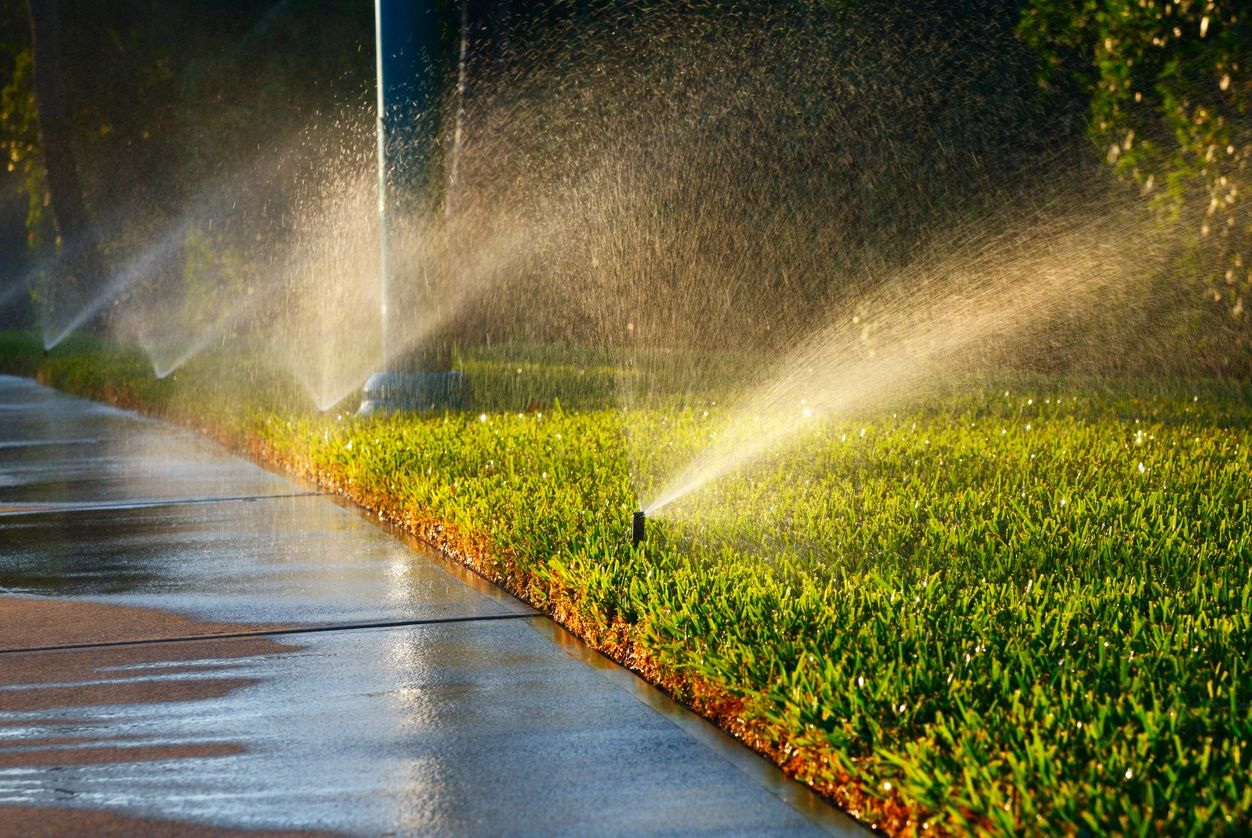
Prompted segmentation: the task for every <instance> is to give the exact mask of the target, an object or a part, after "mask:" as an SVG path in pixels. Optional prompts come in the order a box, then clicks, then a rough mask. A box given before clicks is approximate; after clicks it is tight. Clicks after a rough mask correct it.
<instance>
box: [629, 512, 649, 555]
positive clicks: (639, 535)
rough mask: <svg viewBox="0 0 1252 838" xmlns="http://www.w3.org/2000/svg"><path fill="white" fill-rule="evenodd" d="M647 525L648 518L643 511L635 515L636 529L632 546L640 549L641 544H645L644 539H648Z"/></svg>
mask: <svg viewBox="0 0 1252 838" xmlns="http://www.w3.org/2000/svg"><path fill="white" fill-rule="evenodd" d="M647 523H648V516H647V515H646V514H645V513H644V511H643V510H642V509H641V510H639V511H638V512H636V513H635V518H634V529H633V531H632V532H631V536H630V546H632V547H638V546H639V545H640V544H643V541H644V538H646V537H647V532H646V528H647Z"/></svg>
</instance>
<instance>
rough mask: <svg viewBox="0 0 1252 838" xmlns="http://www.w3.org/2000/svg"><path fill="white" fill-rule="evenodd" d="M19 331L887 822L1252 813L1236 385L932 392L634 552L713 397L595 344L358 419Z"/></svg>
mask: <svg viewBox="0 0 1252 838" xmlns="http://www.w3.org/2000/svg"><path fill="white" fill-rule="evenodd" d="M23 347H25V344H24V343H23V338H22V337H21V336H14V335H8V336H4V337H0V367H5V368H8V369H11V370H15V371H20V372H23V373H25V374H32V373H35V372H38V374H39V375H40V376H41V377H42V378H43V379H44V380H46V381H48V382H49V383H52V384H54V385H57V386H61V387H65V388H67V389H71V390H74V391H77V392H81V393H85V394H88V395H95V396H101V397H105V398H109V399H111V400H113V401H116V402H120V403H124V404H128V405H131V406H136V407H140V408H143V409H147V410H150V411H152V412H156V413H160V414H162V415H165V416H167V417H169V418H171V419H174V420H176V421H183V422H187V423H190V424H195V425H197V426H199V427H202V428H205V429H206V430H209V431H211V432H213V433H215V434H216V435H217V436H219V438H223V439H226V440H227V441H229V442H230V443H232V444H234V445H236V446H238V447H241V448H247V449H249V450H251V451H254V452H258V453H259V454H260V455H262V456H264V457H267V458H269V459H270V460H272V461H273V462H276V463H278V464H280V465H283V466H285V467H287V468H290V469H292V470H295V471H298V472H300V473H303V474H305V475H308V476H310V477H312V478H314V479H317V480H320V481H321V482H323V483H324V484H326V485H327V486H330V487H333V488H335V489H337V490H339V491H341V492H343V493H344V494H346V495H347V496H349V497H351V498H354V499H356V500H357V501H358V502H361V503H362V504H364V505H366V506H368V507H370V508H372V509H375V510H377V511H379V512H381V513H382V514H384V515H386V516H387V517H390V518H392V519H394V520H397V521H399V522H401V523H403V524H404V525H406V526H408V527H409V528H410V529H412V530H413V531H415V532H417V533H418V534H419V535H422V536H423V537H425V538H426V539H428V540H430V541H432V542H433V543H435V544H436V545H438V546H441V547H443V548H444V549H446V550H447V551H448V552H449V553H450V554H452V555H454V556H456V557H457V558H459V559H460V560H462V561H464V562H466V563H467V564H469V565H471V566H473V567H475V568H476V569H478V570H479V571H480V572H481V573H483V574H484V575H486V576H488V577H490V578H492V579H494V580H495V581H497V582H499V583H500V584H502V585H503V586H505V587H507V588H509V589H510V590H513V591H514V592H516V593H518V594H519V595H520V596H522V597H524V598H526V599H528V600H530V601H531V602H533V603H535V604H536V605H537V606H540V607H542V608H546V609H547V610H549V611H550V612H551V613H552V614H553V615H554V616H555V617H556V618H557V619H559V620H560V621H561V622H563V623H564V624H565V625H567V626H569V627H570V628H571V629H572V630H574V631H575V632H577V633H579V634H580V635H582V636H583V637H585V638H586V639H588V641H589V642H591V643H592V644H594V645H596V646H597V647H599V648H601V649H603V650H605V651H606V652H608V653H609V654H611V655H613V656H615V657H617V658H618V659H619V660H623V661H624V662H626V663H628V664H629V665H632V666H634V667H635V668H636V669H638V670H640V671H641V672H643V673H644V674H645V675H646V676H647V677H649V678H651V679H652V680H654V681H656V682H658V683H660V684H662V685H664V686H666V687H667V688H668V689H670V690H672V691H674V692H675V694H677V695H678V696H679V697H680V698H682V699H684V700H686V701H688V702H690V703H692V704H693V705H694V706H696V707H697V708H698V709H700V710H701V711H702V712H705V713H706V714H708V715H710V716H712V717H714V718H716V719H717V720H718V721H719V722H721V723H722V724H723V725H724V726H726V727H727V728H728V729H730V730H732V731H733V732H735V733H737V734H738V735H740V736H742V737H744V738H745V739H746V740H747V741H749V742H750V743H751V744H753V745H754V746H755V747H757V748H758V749H760V750H763V751H764V752H766V753H768V754H769V755H770V756H772V757H773V758H774V759H776V760H778V761H779V762H781V763H783V764H784V766H785V767H786V768H787V770H788V771H790V772H791V773H793V774H796V775H797V776H799V777H801V778H802V779H805V780H806V781H808V782H810V783H812V784H813V785H814V786H815V787H817V788H818V789H819V790H821V791H823V792H824V793H826V794H828V795H830V796H831V797H832V798H834V799H835V800H837V801H839V802H840V803H842V804H844V805H845V806H847V807H849V808H850V809H852V810H853V811H855V812H856V813H859V814H860V816H861V817H863V818H865V819H866V820H868V821H870V822H873V823H879V824H881V825H882V826H884V827H885V828H887V829H888V830H890V831H894V832H907V831H910V830H912V829H915V828H918V827H921V826H923V825H927V826H932V827H940V828H945V829H951V830H962V831H963V830H965V829H968V828H971V827H972V828H976V829H980V830H981V829H985V830H989V831H995V832H1018V831H1023V830H1024V831H1044V832H1048V833H1053V832H1058V831H1060V832H1065V831H1069V832H1083V831H1091V832H1095V833H1105V832H1122V833H1134V834H1148V833H1151V832H1156V831H1160V830H1165V831H1168V832H1169V833H1171V834H1172V833H1193V834H1211V833H1214V832H1222V831H1226V832H1244V831H1246V830H1248V829H1249V828H1252V784H1249V783H1247V782H1246V777H1247V776H1248V773H1249V769H1250V768H1252V753H1250V751H1249V744H1250V741H1252V701H1250V699H1252V679H1250V678H1249V677H1248V666H1249V660H1248V656H1249V652H1250V651H1252V514H1250V509H1249V503H1250V500H1252V453H1250V452H1252V387H1249V386H1248V385H1246V384H1231V383H1220V382H1201V383H1195V382H1192V383H1186V382H1179V383H1174V384H1162V383H1154V384H1151V385H1148V384H1135V383H1132V382H1125V381H1123V382H1108V381H1093V380H1087V381H1081V380H1079V381H1076V380H1062V379H1039V378H1034V379H1022V378H1017V379H1014V380H1012V381H1011V382H1008V383H1006V382H1005V381H1004V380H996V381H994V382H992V381H991V380H987V379H983V380H978V381H969V382H966V383H964V384H962V385H959V386H955V385H954V386H952V387H951V388H949V389H948V391H947V392H946V393H945V394H943V395H942V396H941V397H940V396H936V397H931V398H928V399H926V400H925V401H918V402H915V403H912V404H908V403H904V404H899V405H896V406H894V407H892V408H890V409H887V410H883V411H880V412H876V413H870V414H866V415H862V416H857V417H855V418H854V419H845V420H840V421H827V422H822V423H817V424H816V425H815V426H814V428H813V429H812V431H811V433H809V434H808V435H807V436H806V437H804V438H803V439H802V440H800V441H798V442H797V444H796V445H794V446H792V447H790V448H788V449H786V450H784V451H780V452H777V453H775V454H773V455H771V456H769V457H767V458H765V459H763V460H761V461H758V462H756V463H755V464H754V465H752V466H751V467H749V468H747V469H745V470H743V471H741V472H738V473H736V474H733V475H731V476H729V477H727V478H726V479H724V480H721V481H718V482H716V483H713V484H711V485H710V486H708V487H706V488H705V489H704V490H702V491H699V492H696V493H693V494H692V495H690V496H688V497H685V498H683V499H681V500H679V501H677V502H676V503H675V504H673V505H672V506H670V507H667V508H666V509H665V510H663V511H662V512H661V514H660V515H659V516H658V517H656V518H655V519H654V520H651V521H650V522H649V533H648V539H647V541H646V542H645V543H644V544H643V545H642V546H640V547H638V548H632V546H631V544H630V519H631V514H632V512H633V511H634V510H635V509H636V508H637V507H638V505H639V502H640V498H641V497H647V496H648V495H649V494H650V492H651V491H653V490H654V489H655V488H656V487H658V485H659V482H660V481H661V480H662V478H664V477H665V476H667V475H668V474H670V473H672V470H673V467H674V464H675V463H679V464H681V463H683V462H685V461H686V459H687V458H688V457H689V456H690V455H691V454H694V453H695V452H696V451H698V450H700V449H701V448H703V447H704V446H706V445H707V444H708V442H709V440H710V438H711V436H712V435H713V434H715V433H716V432H717V430H718V428H719V427H720V425H721V423H724V422H725V421H726V419H727V414H726V412H725V410H724V408H722V407H721V406H720V405H719V404H718V403H717V402H718V399H716V398H714V396H713V395H712V394H710V395H709V397H708V398H707V399H705V400H703V401H701V400H700V399H695V398H690V397H689V398H686V399H683V400H681V402H682V403H681V404H679V400H677V399H675V400H673V403H672V404H671V405H670V406H669V407H651V408H649V409H646V410H642V409H635V410H623V409H619V408H617V407H615V406H611V402H612V401H613V394H614V392H615V391H616V390H615V387H614V386H613V382H612V377H613V372H612V369H611V368H610V365H609V364H608V363H607V362H602V361H597V359H594V358H575V359H572V360H571V359H566V361H565V362H561V360H560V359H551V358H548V359H544V360H542V361H533V359H532V360H531V361H530V362H526V359H525V358H522V359H521V360H519V358H520V357H521V356H523V355H524V354H525V353H524V352H522V351H521V350H517V349H513V350H508V349H506V350H496V351H495V352H493V353H487V352H483V353H479V354H477V355H472V356H466V357H465V358H464V359H463V361H462V363H463V366H464V367H465V369H466V370H467V371H468V372H469V374H470V375H471V378H472V379H473V380H474V381H475V386H476V392H477V393H478V395H479V406H478V408H476V410H475V411H474V412H471V413H467V414H440V415H431V416H396V417H383V418H371V419H357V418H354V417H352V416H351V415H350V413H349V412H347V411H344V412H342V413H330V414H326V415H318V414H315V413H313V412H311V411H309V410H307V409H305V408H303V407H301V406H299V399H298V394H297V393H296V391H295V388H294V387H292V386H291V385H290V384H286V383H284V382H283V381H282V379H281V377H280V376H278V375H277V374H269V373H262V374H260V375H259V377H258V374H257V373H256V372H254V371H249V372H248V373H247V374H246V376H245V375H244V374H243V373H240V372H238V371H237V367H236V365H232V364H229V363H222V362H220V360H219V361H218V362H215V361H214V360H213V359H212V358H205V359H203V360H201V361H198V362H196V363H193V365H191V366H189V367H188V368H186V369H185V370H183V371H180V372H179V373H177V374H176V375H175V376H172V377H171V379H169V380H166V381H163V382H155V381H153V380H152V379H151V376H150V374H149V373H148V372H147V371H146V370H145V368H144V365H143V361H142V358H141V357H139V356H135V355H134V354H133V353H127V352H125V351H120V350H115V349H111V348H109V347H105V346H103V345H94V344H90V343H83V344H80V345H79V346H78V347H68V348H66V349H65V350H58V351H57V352H54V353H53V354H52V355H51V356H50V357H48V358H42V357H39V354H38V353H37V352H31V351H28V349H26V348H23ZM222 369H230V370H234V371H233V372H232V373H230V374H229V375H228V374H223V373H220V372H218V371H219V370H222ZM232 376H233V377H232ZM663 402H664V400H662V403H663ZM575 406H577V409H575ZM910 819H911V820H910Z"/></svg>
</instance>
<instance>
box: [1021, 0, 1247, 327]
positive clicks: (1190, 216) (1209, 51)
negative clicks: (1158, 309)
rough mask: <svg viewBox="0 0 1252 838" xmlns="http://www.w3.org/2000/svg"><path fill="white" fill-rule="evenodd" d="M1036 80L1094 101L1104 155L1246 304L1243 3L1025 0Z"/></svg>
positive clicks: (1239, 308) (1226, 293)
mask: <svg viewBox="0 0 1252 838" xmlns="http://www.w3.org/2000/svg"><path fill="white" fill-rule="evenodd" d="M1019 34H1020V35H1021V36H1022V37H1023V38H1024V40H1025V41H1026V42H1027V43H1029V44H1030V45H1032V46H1034V47H1035V48H1036V49H1037V50H1038V52H1039V54H1040V56H1041V58H1042V62H1041V82H1042V83H1043V84H1044V85H1045V87H1047V88H1048V89H1050V90H1052V91H1053V92H1055V93H1060V94H1066V93H1070V94H1073V93H1077V94H1078V95H1080V96H1085V97H1087V99H1088V100H1089V104H1090V122H1089V132H1090V135H1091V137H1092V138H1093V139H1094V141H1096V142H1097V143H1098V144H1099V146H1100V151H1101V154H1102V155H1103V156H1104V157H1105V159H1106V160H1107V161H1108V163H1109V164H1110V165H1111V166H1112V167H1114V169H1115V170H1116V171H1117V172H1118V173H1119V174H1121V175H1123V176H1125V177H1127V178H1129V179H1132V180H1133V181H1134V182H1136V183H1137V184H1138V185H1139V187H1140V189H1141V190H1142V192H1143V194H1144V195H1145V196H1146V197H1148V198H1149V199H1151V200H1152V201H1154V202H1155V204H1156V205H1157V206H1158V207H1159V208H1161V209H1162V211H1163V212H1165V213H1166V214H1168V215H1169V216H1172V217H1174V218H1177V219H1180V220H1181V221H1182V222H1183V223H1184V224H1189V225H1190V229H1191V231H1192V235H1194V237H1195V238H1196V241H1195V244H1196V245H1197V247H1196V248H1195V249H1194V250H1193V255H1195V254H1200V255H1202V259H1201V261H1202V263H1203V264H1204V265H1205V267H1206V268H1207V270H1206V273H1207V274H1208V275H1209V277H1210V278H1211V279H1212V286H1211V287H1210V289H1209V293H1210V295H1211V297H1212V298H1213V299H1214V300H1215V301H1222V300H1224V301H1226V302H1227V303H1228V304H1229V305H1230V307H1231V310H1232V311H1233V312H1234V314H1235V316H1236V317H1242V316H1243V314H1244V307H1245V305H1247V304H1252V298H1250V296H1249V291H1250V290H1252V270H1250V267H1252V266H1250V265H1249V258H1250V257H1252V211H1250V207H1249V203H1248V192H1249V190H1252V67H1250V66H1249V65H1250V63H1252V9H1250V8H1249V7H1248V6H1247V4H1246V2H1243V0H1173V2H1161V0H1081V1H1080V2H1073V0H1029V2H1028V3H1027V6H1026V9H1025V11H1024V13H1023V15H1022V20H1021V24H1020V26H1019Z"/></svg>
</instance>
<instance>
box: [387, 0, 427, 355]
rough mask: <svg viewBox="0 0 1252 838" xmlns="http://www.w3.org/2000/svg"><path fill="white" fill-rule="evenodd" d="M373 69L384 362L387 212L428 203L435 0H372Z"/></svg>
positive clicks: (391, 340)
mask: <svg viewBox="0 0 1252 838" xmlns="http://www.w3.org/2000/svg"><path fill="white" fill-rule="evenodd" d="M374 24H375V54H376V71H377V79H378V80H377V89H378V101H377V119H378V123H377V137H378V221H379V248H380V254H379V255H380V259H379V274H380V277H379V290H380V293H381V300H380V312H379V316H380V317H381V333H382V353H383V358H382V360H383V368H384V369H386V368H387V367H388V366H389V365H390V363H391V362H392V360H393V359H394V357H395V353H396V351H397V350H398V349H399V347H398V346H397V345H396V340H395V338H396V335H395V327H394V323H393V322H392V312H391V310H390V304H391V300H392V293H393V285H394V279H395V277H394V272H395V269H396V262H397V260H396V259H395V258H393V254H392V252H391V240H390V239H391V230H390V227H391V223H392V216H393V215H394V214H395V213H396V212H397V211H403V210H409V211H416V210H418V209H420V208H422V206H423V205H424V204H427V203H430V202H431V199H432V197H433V196H432V195H431V194H430V192H429V190H430V188H431V186H432V185H433V184H434V183H435V178H434V176H433V173H432V168H433V166H434V164H435V146H436V143H437V141H438V130H439V129H438V124H439V80H440V77H441V68H440V65H439V55H440V53H441V43H440V31H439V14H438V0H374Z"/></svg>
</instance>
